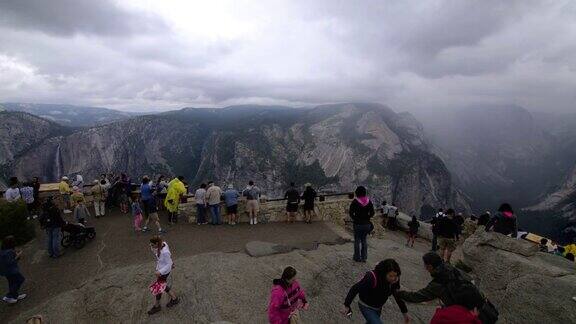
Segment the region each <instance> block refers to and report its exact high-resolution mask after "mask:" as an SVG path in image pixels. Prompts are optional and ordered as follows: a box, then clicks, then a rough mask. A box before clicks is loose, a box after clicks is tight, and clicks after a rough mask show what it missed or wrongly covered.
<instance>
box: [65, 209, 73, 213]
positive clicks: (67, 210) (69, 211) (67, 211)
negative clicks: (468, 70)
mask: <svg viewBox="0 0 576 324" xmlns="http://www.w3.org/2000/svg"><path fill="white" fill-rule="evenodd" d="M71 212H72V211H71V210H70V209H64V214H70V213H71Z"/></svg>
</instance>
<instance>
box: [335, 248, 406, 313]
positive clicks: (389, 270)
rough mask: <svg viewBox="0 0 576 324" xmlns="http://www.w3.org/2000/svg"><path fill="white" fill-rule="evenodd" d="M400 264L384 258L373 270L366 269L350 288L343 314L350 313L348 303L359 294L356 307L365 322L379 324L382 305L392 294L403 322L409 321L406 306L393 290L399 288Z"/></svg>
mask: <svg viewBox="0 0 576 324" xmlns="http://www.w3.org/2000/svg"><path fill="white" fill-rule="evenodd" d="M400 274H401V271H400V266H399V265H398V263H397V262H396V260H394V259H386V260H384V261H381V262H380V263H378V264H377V265H376V267H375V268H374V270H372V271H368V272H367V273H366V275H365V276H364V278H362V280H360V281H359V282H357V283H356V284H355V285H354V286H352V288H350V290H349V291H348V295H346V299H345V301H344V314H345V315H346V316H351V315H352V309H351V308H350V305H351V304H352V301H354V298H355V297H356V295H360V297H359V299H360V300H359V301H358V308H360V312H361V313H362V316H364V319H365V320H366V323H368V324H381V323H382V320H381V319H380V316H381V314H382V307H383V306H384V304H386V301H387V300H388V298H389V297H390V296H394V299H395V300H396V303H397V304H398V307H399V308H400V311H401V312H402V314H403V315H404V323H410V317H409V316H408V308H407V307H406V303H404V301H402V300H401V299H400V298H398V296H396V294H395V292H396V291H397V290H399V289H400Z"/></svg>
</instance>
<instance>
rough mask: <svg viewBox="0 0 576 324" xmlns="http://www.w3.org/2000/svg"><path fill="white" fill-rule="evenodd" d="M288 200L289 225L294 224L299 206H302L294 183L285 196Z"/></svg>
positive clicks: (291, 183)
mask: <svg viewBox="0 0 576 324" xmlns="http://www.w3.org/2000/svg"><path fill="white" fill-rule="evenodd" d="M284 199H286V215H287V221H288V223H294V220H295V219H296V213H297V212H298V205H300V193H299V192H298V189H296V185H295V184H294V182H290V188H289V189H288V190H287V191H286V193H285V194H284Z"/></svg>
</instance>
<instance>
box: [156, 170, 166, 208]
mask: <svg viewBox="0 0 576 324" xmlns="http://www.w3.org/2000/svg"><path fill="white" fill-rule="evenodd" d="M155 192H156V197H158V202H159V203H158V210H162V209H163V203H164V199H165V198H166V194H168V182H166V179H165V177H164V175H160V176H159V177H158V180H157V181H156V190H155Z"/></svg>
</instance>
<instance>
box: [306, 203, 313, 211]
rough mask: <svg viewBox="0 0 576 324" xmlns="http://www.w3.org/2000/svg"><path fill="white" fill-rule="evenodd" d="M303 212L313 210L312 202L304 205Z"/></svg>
mask: <svg viewBox="0 0 576 324" xmlns="http://www.w3.org/2000/svg"><path fill="white" fill-rule="evenodd" d="M304 210H305V211H313V210H314V202H311V203H307V202H305V203H304Z"/></svg>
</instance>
